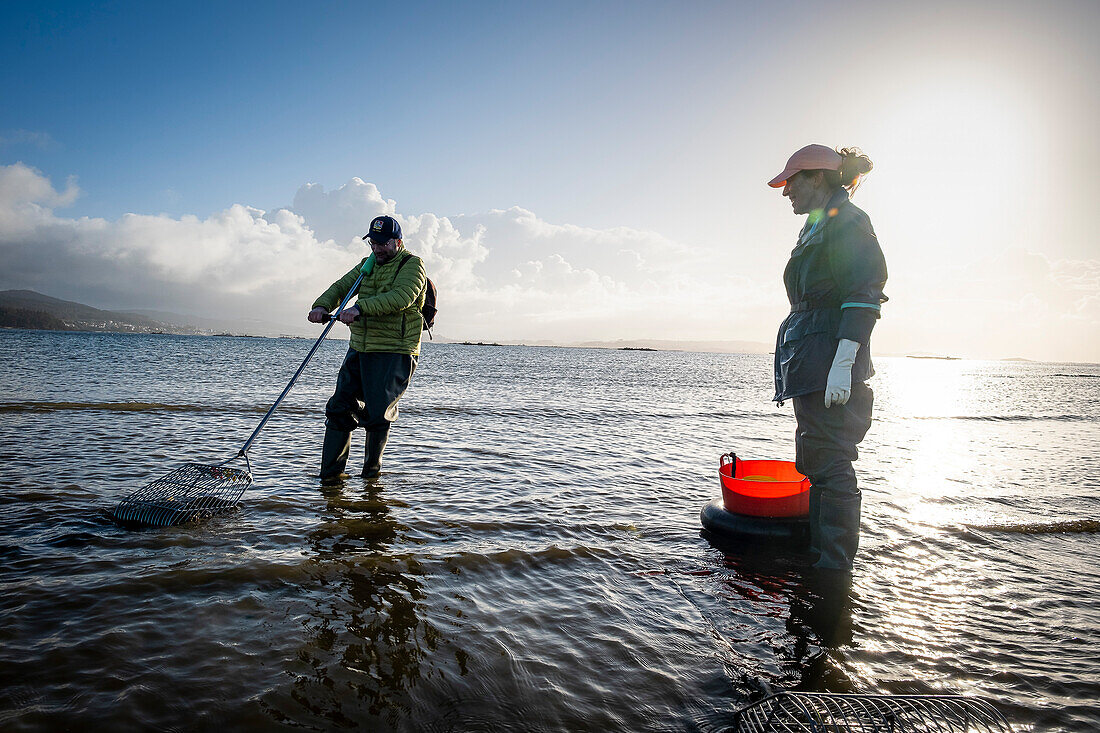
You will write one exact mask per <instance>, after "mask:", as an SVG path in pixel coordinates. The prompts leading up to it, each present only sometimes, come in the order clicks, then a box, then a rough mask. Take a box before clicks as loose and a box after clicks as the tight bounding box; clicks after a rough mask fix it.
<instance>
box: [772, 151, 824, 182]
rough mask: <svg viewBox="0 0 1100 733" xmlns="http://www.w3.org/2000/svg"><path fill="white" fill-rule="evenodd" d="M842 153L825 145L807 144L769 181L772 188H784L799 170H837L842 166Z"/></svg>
mask: <svg viewBox="0 0 1100 733" xmlns="http://www.w3.org/2000/svg"><path fill="white" fill-rule="evenodd" d="M841 160H842V158H841V157H840V153H838V152H836V151H835V150H833V149H832V148H830V147H827V146H825V145H807V146H806V147H804V148H801V149H799V150H797V151H795V154H794V155H792V156H791V157H790V159H788V160H787V166H786V167H785V168H784V169H783V172H782V173H780V174H779V175H778V176H776V177H775V178H773V179H771V180H770V181H768V185H769V186H771V187H772V188H782V187H783V186H784V185H786V183H787V180H788V179H789V178H790V177H791V176H793V175H794V174H795V173H798V172H799V171H817V170H826V171H835V170H837V169H839V168H840V162H841Z"/></svg>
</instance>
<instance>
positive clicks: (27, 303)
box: [0, 290, 197, 333]
mask: <svg viewBox="0 0 1100 733" xmlns="http://www.w3.org/2000/svg"><path fill="white" fill-rule="evenodd" d="M0 326H4V327H8V328H44V329H49V330H54V331H121V332H130V333H153V332H165V333H197V331H196V330H195V329H180V328H178V327H172V326H170V325H168V324H166V323H161V322H160V321H154V320H153V319H151V318H145V317H144V316H140V315H137V314H136V313H117V312H115V311H105V310H100V309H99V308H93V307H91V306H89V305H84V304H83V303H74V302H72V301H69V300H61V299H59V298H51V297H50V296H48V295H42V294H41V293H36V292H34V291H33V290H3V291H0Z"/></svg>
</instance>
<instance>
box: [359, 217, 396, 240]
mask: <svg viewBox="0 0 1100 733" xmlns="http://www.w3.org/2000/svg"><path fill="white" fill-rule="evenodd" d="M367 237H370V240H371V241H372V242H379V243H382V244H385V243H386V242H388V241H390V240H391V239H401V225H400V224H398V223H397V219H394V218H393V217H392V216H376V217H374V220H373V221H371V223H370V231H369V232H367V233H366V234H364V235H363V239H366V238H367Z"/></svg>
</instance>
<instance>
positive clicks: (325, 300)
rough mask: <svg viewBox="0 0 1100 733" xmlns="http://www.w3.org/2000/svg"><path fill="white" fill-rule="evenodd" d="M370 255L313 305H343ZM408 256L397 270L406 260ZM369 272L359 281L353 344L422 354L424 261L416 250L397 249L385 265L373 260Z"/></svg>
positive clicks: (358, 348)
mask: <svg viewBox="0 0 1100 733" xmlns="http://www.w3.org/2000/svg"><path fill="white" fill-rule="evenodd" d="M367 259H368V258H363V261H362V262H360V263H359V264H358V265H356V266H355V267H353V268H351V270H350V271H349V272H348V274H347V275H344V276H343V277H342V278H340V279H339V280H337V281H336V282H334V283H333V284H332V286H331V287H330V288H329V289H328V290H326V291H325V292H324V294H323V295H322V296H321V297H320V298H318V299H317V300H316V301H315V302H314V303H313V307H314V308H317V307H318V306H320V307H321V308H324V309H325V310H327V311H329V312H331V311H332V310H334V309H335V308H336V307H337V306H339V305H340V301H341V300H343V299H344V296H345V295H347V293H348V290H350V289H351V286H352V285H354V284H355V279H356V278H357V277H359V272H360V269H361V268H362V267H363V264H364V263H365V262H366V261H367ZM406 259H407V260H408V262H406V263H405V264H404V265H402V266H401V268H400V270H398V265H401V262H402V261H403V260H406ZM372 264H373V267H372V268H371V270H370V272H369V273H368V274H366V275H363V282H361V283H360V284H359V298H358V300H356V301H355V305H357V306H359V310H360V312H361V313H362V314H363V315H362V316H361V317H360V318H357V319H356V320H355V321H354V322H353V323H352V324H351V348H353V349H355V350H356V351H382V352H386V353H389V354H411V355H412V356H418V355H419V354H420V333H421V330H422V328H423V323H424V321H423V318H422V316H421V315H420V307H421V306H422V305H424V294H425V285H426V283H427V280H428V278H427V275H425V274H424V262H423V260H421V259H420V258H419V257H417V256H416V255H414V254H410V253H408V252H406V251H405V250H403V249H402V250H398V252H397V254H396V255H394V258H393V259H392V260H390V261H389V262H387V263H386V264H384V265H379V264H378V263H377V262H372Z"/></svg>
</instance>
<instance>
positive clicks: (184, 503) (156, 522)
mask: <svg viewBox="0 0 1100 733" xmlns="http://www.w3.org/2000/svg"><path fill="white" fill-rule="evenodd" d="M362 280H363V274H362V273H360V274H359V279H358V280H356V281H355V284H354V285H352V286H351V290H349V291H348V294H347V295H346V296H344V300H343V301H342V302H341V303H340V307H339V308H337V309H336V312H335V313H333V314H330V315H329V319H328V323H327V324H326V325H325V330H324V331H322V332H321V335H320V337H318V339H317V343H315V344H313V348H312V349H310V350H309V353H308V354H307V355H306V358H305V359H304V360H303V361H302V364H301V366H299V367H298V371H297V372H295V373H294V376H293V377H292V378H291V380H290V383H289V384H287V386H286V389H284V390H283V393H282V394H281V395H279V398H278V399H277V400H275V403H274V404H273V405H271V407H270V408H269V409H268V411H267V414H265V415H264V417H263V419H262V420H260V424H259V425H257V426H256V429H255V430H254V431H252V435H251V436H249V438H248V440H246V441H245V444H244V445H243V446H242V447H241V449H240V451H239V452H238V453H237V455H235V456H234V457H233V458H230V459H229V460H226V461H222V462H221V463H215V464H210V465H208V464H202V463H185V464H184V465H182V466H180V467H179V468H177V469H175V470H174V471H171V472H170V473H168V474H166V475H164V476H161V477H160V478H158V479H155V480H154V481H151V482H150V483H148V484H146V485H145V486H143V487H141V488H140V489H138V490H137V491H135V492H133V493H132V494H130V495H129V496H127V497H126V498H124V499H123V500H122V501H120V502H119V503H118V505H117V506H116V507H115V508H114V509H112V510H110V511H108V512H107V513H108V515H109V516H110V517H111V518H112V519H114V520H115V521H116V522H118V523H120V524H122V525H126V526H148V527H169V526H172V525H175V524H183V523H184V522H191V521H198V520H203V519H209V518H210V517H213V516H215V515H217V514H223V513H225V512H228V511H231V510H233V509H235V508H236V507H237V505H238V504H239V503H240V500H241V495H242V494H244V490H245V489H247V488H248V487H249V486H251V485H252V465H251V464H250V463H249V462H248V449H249V448H251V447H252V441H254V440H256V436H258V435H259V434H260V431H261V430H263V428H264V425H266V424H267V421H268V419H269V418H270V417H271V415H272V413H274V412H275V408H276V407H278V406H279V403H280V402H282V401H283V398H284V397H286V396H287V394H288V393H289V392H290V388H291V387H293V386H294V383H295V382H297V381H298V377H300V376H301V375H302V372H303V371H304V370H305V368H306V364H308V363H309V360H310V359H312V358H313V355H314V354H315V353H317V349H318V348H320V346H321V342H322V341H324V340H325V336H328V332H329V331H330V330H332V325H333V324H334V323H336V320H337V319H338V318H339V317H340V313H341V312H342V311H343V310H344V306H346V305H347V304H348V301H349V300H351V297H352V295H354V294H355V293H356V292H358V290H359V283H360V282H362ZM240 458H243V459H244V468H243V469H241V468H230V467H229V466H228V465H227V464H229V463H232V462H233V461H236V460H238V459H240Z"/></svg>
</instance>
